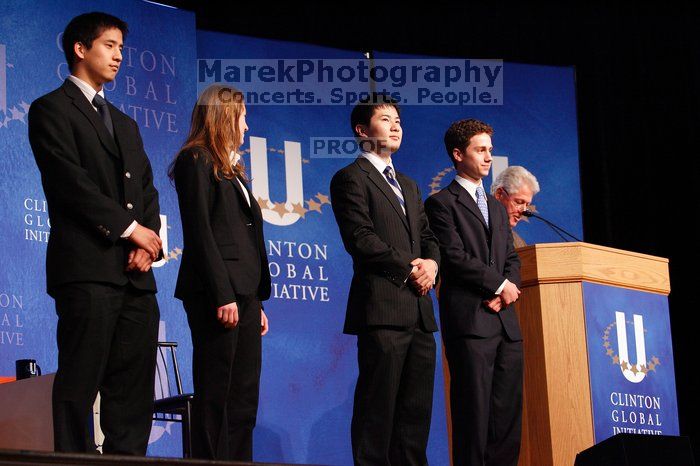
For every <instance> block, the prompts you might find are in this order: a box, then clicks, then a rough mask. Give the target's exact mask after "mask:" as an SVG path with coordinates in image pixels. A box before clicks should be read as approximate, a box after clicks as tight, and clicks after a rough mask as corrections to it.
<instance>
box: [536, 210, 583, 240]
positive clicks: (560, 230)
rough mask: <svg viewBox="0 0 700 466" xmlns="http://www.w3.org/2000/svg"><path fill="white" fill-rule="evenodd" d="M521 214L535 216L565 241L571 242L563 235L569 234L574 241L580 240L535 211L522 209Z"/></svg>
mask: <svg viewBox="0 0 700 466" xmlns="http://www.w3.org/2000/svg"><path fill="white" fill-rule="evenodd" d="M523 215H524V216H526V217H534V218H536V219H538V220H541V221H543V222H544V223H546V224H547V226H549V228H551V229H552V230H553V231H554V233H556V234H557V235H559V237H560V238H561V239H563V240H564V241H566V242H567V243H569V242H571V240H570V239H567V238H566V237H565V236H564V235H567V236H569V237H570V238H573V240H574V241H578V242H579V243H581V242H582V241H581V240H580V239H578V238H577V237H575V236H574V235H572V234H571V233H569V232H568V231H566V230H564V229H563V228H562V227H560V226H558V225H555V224H554V223H552V222H550V221H549V220H547V219H546V218H544V217H542V216H540V215H537V214H536V213H534V212H533V211H531V210H524V211H523ZM560 232H561V233H560ZM562 233H564V235H562Z"/></svg>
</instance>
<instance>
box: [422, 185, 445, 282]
mask: <svg viewBox="0 0 700 466" xmlns="http://www.w3.org/2000/svg"><path fill="white" fill-rule="evenodd" d="M416 191H417V192H418V200H419V201H418V206H419V207H418V227H419V228H420V247H421V255H422V258H423V259H432V260H434V261H435V263H436V264H437V265H438V271H439V270H440V243H438V240H437V238H436V237H435V233H433V231H432V230H431V229H430V224H429V223H428V217H427V216H426V214H425V208H424V206H423V202H422V200H421V199H423V198H422V197H421V193H420V189H418V187H417V186H416ZM435 280H436V281H437V277H435Z"/></svg>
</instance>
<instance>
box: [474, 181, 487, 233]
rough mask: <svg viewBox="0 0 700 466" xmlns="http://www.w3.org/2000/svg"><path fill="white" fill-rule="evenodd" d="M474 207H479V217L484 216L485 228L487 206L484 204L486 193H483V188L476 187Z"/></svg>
mask: <svg viewBox="0 0 700 466" xmlns="http://www.w3.org/2000/svg"><path fill="white" fill-rule="evenodd" d="M476 205H477V206H478V207H479V210H480V211H481V215H483V216H484V221H485V222H486V226H488V225H489V206H488V204H486V193H485V192H484V188H483V187H482V186H478V187H477V188H476Z"/></svg>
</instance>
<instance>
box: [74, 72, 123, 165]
mask: <svg viewBox="0 0 700 466" xmlns="http://www.w3.org/2000/svg"><path fill="white" fill-rule="evenodd" d="M63 90H64V91H65V93H66V94H67V95H68V97H70V98H71V99H73V105H75V107H76V108H77V109H78V110H79V111H80V112H81V113H82V114H83V115H85V118H87V119H88V121H90V124H91V125H92V126H93V127H94V128H95V131H96V132H97V136H98V137H99V138H100V142H101V143H102V145H103V146H104V148H105V149H107V152H109V153H110V154H112V155H113V156H114V157H117V158H119V156H120V155H119V149H118V148H117V143H116V142H115V141H114V138H113V137H112V135H111V134H109V131H107V127H106V126H105V124H104V122H103V121H102V118H101V117H100V114H99V113H97V111H96V110H95V109H94V108H93V107H92V104H91V103H90V102H88V100H87V99H86V98H85V95H84V94H83V92H82V91H81V90H80V89H79V88H78V86H76V85H75V84H73V83H72V82H71V81H70V80H66V81H65V82H64V83H63ZM108 108H109V107H108ZM110 112H111V110H110ZM111 114H112V122H113V123H114V131H115V133H114V134H115V136H116V135H117V126H118V125H117V122H116V120H118V118H114V116H115V115H114V112H111ZM124 137H126V135H124Z"/></svg>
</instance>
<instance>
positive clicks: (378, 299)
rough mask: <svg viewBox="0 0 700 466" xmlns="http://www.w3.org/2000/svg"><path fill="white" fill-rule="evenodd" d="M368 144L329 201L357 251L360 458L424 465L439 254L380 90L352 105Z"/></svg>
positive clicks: (395, 116)
mask: <svg viewBox="0 0 700 466" xmlns="http://www.w3.org/2000/svg"><path fill="white" fill-rule="evenodd" d="M351 126H352V129H353V132H354V134H355V137H356V138H357V139H358V141H359V142H360V147H361V148H362V149H363V150H364V152H363V153H362V155H361V156H360V157H358V158H357V159H356V160H355V161H354V162H353V163H351V164H350V165H348V166H347V167H345V168H343V169H342V170H340V171H339V172H338V173H336V174H335V176H334V177H333V180H332V181H331V201H332V206H333V212H334V214H335V218H336V221H337V223H338V227H339V229H340V234H341V236H342V238H343V243H344V245H345V249H346V250H347V251H348V253H349V254H350V255H351V256H352V259H353V271H354V274H353V278H352V284H351V285H350V293H349V296H348V304H347V311H346V318H345V329H344V332H345V333H347V334H353V335H357V349H358V365H359V372H360V373H359V377H358V380H357V386H356V388H355V404H354V408H353V416H352V451H353V457H354V460H355V464H357V465H365V464H371V465H389V464H393V465H424V464H427V458H426V447H427V442H428V432H429V430H430V420H431V411H432V399H433V381H434V377H435V339H434V337H433V335H432V333H433V332H435V331H437V325H436V323H435V316H434V314H433V306H432V301H431V298H430V295H429V294H428V292H429V291H430V289H431V288H432V287H433V284H434V282H435V276H436V274H437V269H438V262H439V260H440V255H439V248H438V244H437V240H436V239H435V236H434V235H433V233H432V232H431V231H430V229H429V228H428V222H427V219H426V217H425V212H424V210H423V202H422V201H421V195H420V192H419V190H418V187H417V185H416V183H415V182H414V181H413V180H411V179H410V178H408V177H406V176H404V175H403V174H401V173H399V172H396V171H395V170H394V166H393V162H392V158H391V157H392V155H393V154H394V153H395V152H396V151H397V150H398V149H399V146H400V145H401V137H402V130H401V123H400V119H399V108H398V106H397V105H396V103H395V102H394V101H392V100H390V99H388V98H387V97H386V96H383V95H381V94H374V95H373V96H372V97H371V99H367V100H365V101H362V102H360V103H359V104H358V105H357V106H356V107H355V108H354V109H353V111H352V115H351Z"/></svg>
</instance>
